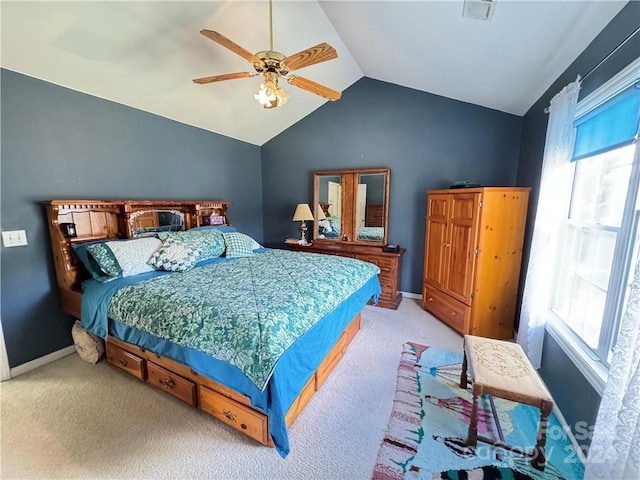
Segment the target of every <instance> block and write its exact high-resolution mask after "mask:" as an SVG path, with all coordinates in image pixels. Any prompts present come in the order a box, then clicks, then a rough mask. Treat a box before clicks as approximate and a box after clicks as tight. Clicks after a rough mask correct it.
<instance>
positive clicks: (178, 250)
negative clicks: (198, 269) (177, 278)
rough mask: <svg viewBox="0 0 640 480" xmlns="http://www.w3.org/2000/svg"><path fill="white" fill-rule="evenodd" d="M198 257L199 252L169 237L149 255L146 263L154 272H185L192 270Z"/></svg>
mask: <svg viewBox="0 0 640 480" xmlns="http://www.w3.org/2000/svg"><path fill="white" fill-rule="evenodd" d="M199 256H200V251H199V250H194V249H192V248H191V247H189V246H188V245H187V244H185V243H184V242H181V241H180V240H176V239H175V238H171V237H169V238H167V239H166V240H165V241H164V242H162V245H161V246H160V248H159V249H158V250H156V251H155V252H154V254H153V255H151V258H150V259H149V261H148V262H147V263H148V264H149V265H151V266H152V267H154V268H155V269H156V270H166V271H168V272H186V271H187V270H190V269H192V268H193V266H194V265H195V264H196V262H197V261H198V257H199Z"/></svg>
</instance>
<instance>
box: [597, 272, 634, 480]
mask: <svg viewBox="0 0 640 480" xmlns="http://www.w3.org/2000/svg"><path fill="white" fill-rule="evenodd" d="M639 308H640V260H639V261H638V264H637V265H636V267H635V271H634V275H633V280H632V282H631V287H630V291H629V299H628V301H627V306H626V309H625V313H624V317H623V318H622V322H621V324H620V331H619V332H618V339H617V341H616V345H615V348H614V349H613V359H612V360H611V366H610V367H609V376H608V378H607V385H606V387H605V389H604V393H603V394H602V401H601V402H600V409H599V410H598V418H597V420H596V426H595V430H594V432H593V438H592V440H591V447H590V449H589V456H588V458H587V466H586V470H585V479H607V480H608V479H614V478H615V479H629V480H631V479H633V480H637V479H639V478H640V310H639Z"/></svg>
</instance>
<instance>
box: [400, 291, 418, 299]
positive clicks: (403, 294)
mask: <svg viewBox="0 0 640 480" xmlns="http://www.w3.org/2000/svg"><path fill="white" fill-rule="evenodd" d="M400 293H401V294H402V296H403V297H407V298H415V299H417V300H422V295H420V294H419V293H411V292H400Z"/></svg>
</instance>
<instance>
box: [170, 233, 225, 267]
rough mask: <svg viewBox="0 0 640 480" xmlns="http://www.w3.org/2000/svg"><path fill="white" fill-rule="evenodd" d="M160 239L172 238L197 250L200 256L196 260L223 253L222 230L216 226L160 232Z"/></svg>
mask: <svg viewBox="0 0 640 480" xmlns="http://www.w3.org/2000/svg"><path fill="white" fill-rule="evenodd" d="M158 237H159V238H160V240H166V239H167V238H173V239H175V240H179V241H181V242H183V243H184V244H185V245H187V246H188V247H189V248H191V249H192V250H198V251H199V252H200V256H199V257H198V262H202V261H204V260H210V259H212V258H218V257H219V256H220V255H222V254H223V253H224V239H223V238H222V232H220V231H219V230H218V229H216V228H210V229H208V230H193V229H192V230H187V231H185V232H161V233H158Z"/></svg>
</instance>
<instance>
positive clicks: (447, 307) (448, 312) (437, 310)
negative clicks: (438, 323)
mask: <svg viewBox="0 0 640 480" xmlns="http://www.w3.org/2000/svg"><path fill="white" fill-rule="evenodd" d="M422 307H423V308H424V309H425V310H428V311H430V312H431V313H433V314H434V315H435V316H436V317H438V318H439V319H440V320H442V321H443V322H445V323H446V324H447V325H449V326H450V327H451V328H453V329H454V330H455V331H457V332H458V333H460V334H462V335H466V334H469V333H470V330H471V329H470V321H471V307H469V306H467V305H465V304H464V303H462V302H459V301H458V300H456V299H454V298H452V297H450V296H449V295H447V294H446V293H443V292H441V291H440V290H438V289H437V288H433V287H432V286H431V285H429V284H425V285H424V289H423V292H422Z"/></svg>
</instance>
